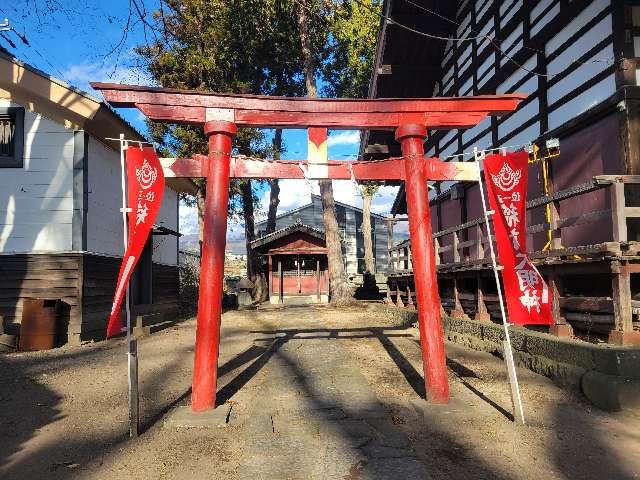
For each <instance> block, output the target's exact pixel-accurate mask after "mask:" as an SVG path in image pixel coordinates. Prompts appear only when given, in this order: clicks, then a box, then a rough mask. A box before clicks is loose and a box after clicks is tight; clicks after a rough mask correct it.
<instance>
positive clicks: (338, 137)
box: [327, 130, 360, 147]
mask: <svg viewBox="0 0 640 480" xmlns="http://www.w3.org/2000/svg"><path fill="white" fill-rule="evenodd" d="M359 143H360V132H359V131H358V130H344V131H341V132H338V133H336V134H334V135H329V139H328V140H327V144H328V146H330V147H333V146H335V145H357V144H359Z"/></svg>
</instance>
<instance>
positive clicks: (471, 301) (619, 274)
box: [388, 175, 640, 343]
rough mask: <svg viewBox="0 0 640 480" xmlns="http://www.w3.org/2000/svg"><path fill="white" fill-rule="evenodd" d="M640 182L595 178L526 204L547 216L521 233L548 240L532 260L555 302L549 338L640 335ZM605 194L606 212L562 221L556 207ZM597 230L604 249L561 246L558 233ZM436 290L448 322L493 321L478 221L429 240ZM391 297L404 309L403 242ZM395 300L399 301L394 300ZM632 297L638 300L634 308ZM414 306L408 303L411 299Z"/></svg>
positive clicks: (409, 277)
mask: <svg viewBox="0 0 640 480" xmlns="http://www.w3.org/2000/svg"><path fill="white" fill-rule="evenodd" d="M639 189H640V176H639V175H600V176H596V177H593V179H592V180H591V181H589V182H586V183H583V184H579V185H575V186H573V187H571V188H569V189H566V190H560V191H558V192H555V193H553V194H550V195H545V196H542V197H539V198H535V199H532V200H530V201H528V202H527V210H528V211H530V210H533V209H536V208H540V207H543V208H545V209H546V208H547V207H546V206H547V205H548V206H549V216H548V218H549V221H546V220H545V221H544V222H541V223H536V224H534V225H530V226H529V227H528V228H527V234H528V235H533V234H539V233H544V232H549V243H548V245H547V247H548V248H546V249H544V250H538V251H533V252H531V253H530V257H531V258H532V260H533V261H534V263H535V264H536V266H537V267H538V268H539V270H540V272H541V273H542V274H543V276H544V277H545V279H546V280H547V282H548V284H549V287H550V290H551V292H552V294H553V309H554V317H555V320H556V326H555V327H552V331H554V332H557V333H562V334H565V335H571V334H572V328H571V327H573V328H575V329H577V330H581V331H588V332H593V333H598V334H605V335H609V340H610V341H612V342H615V343H626V342H627V339H629V338H631V337H635V336H637V335H640V333H639V332H638V330H639V329H640V322H639V320H638V315H639V314H640V283H639V284H638V285H636V277H637V276H638V275H637V274H640V241H636V239H640V227H639V225H640V224H639V223H638V220H637V219H638V218H640V207H639V206H636V205H640V204H639V203H638V201H637V198H638V193H639V192H640V190H639ZM596 191H599V192H604V193H605V195H607V198H608V204H609V206H610V208H608V209H603V210H598V211H589V212H585V213H582V214H580V215H571V216H566V217H563V216H561V213H560V212H561V202H562V201H563V200H567V199H571V198H573V199H575V198H576V197H580V196H581V195H586V194H590V193H592V192H596ZM596 222H600V225H606V227H604V226H603V227H602V228H608V234H609V237H610V241H605V242H601V243H597V244H592V245H575V246H567V247H565V246H563V245H562V231H563V229H567V228H572V227H575V226H578V225H588V224H593V223H596ZM433 238H434V244H435V249H436V264H437V268H438V283H439V287H440V295H441V299H442V305H443V307H444V308H445V310H446V311H448V313H449V314H450V315H453V316H462V315H468V316H473V317H477V318H478V319H479V320H488V319H495V320H499V309H498V304H497V290H496V286H495V282H494V280H493V278H492V272H491V257H490V255H489V248H488V247H489V245H488V241H489V240H488V238H487V233H486V228H485V226H484V217H478V218H474V219H472V220H470V221H467V222H465V223H463V224H460V225H456V226H453V227H450V228H447V229H443V230H441V231H438V232H436V233H434V235H433ZM388 282H389V290H390V291H391V292H392V293H393V292H395V294H396V299H395V303H396V304H400V303H402V304H405V303H408V302H409V298H408V295H409V294H410V293H408V292H411V294H412V292H413V291H414V289H413V266H412V262H411V244H410V241H409V240H406V241H404V242H400V243H399V244H397V245H394V246H392V247H391V248H390V249H389V280H388ZM398 296H400V298H398ZM636 297H638V298H639V300H634V298H636ZM411 300H412V301H413V300H415V299H414V298H412V299H411Z"/></svg>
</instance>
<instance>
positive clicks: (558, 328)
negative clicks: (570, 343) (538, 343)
mask: <svg viewBox="0 0 640 480" xmlns="http://www.w3.org/2000/svg"><path fill="white" fill-rule="evenodd" d="M549 333H550V334H551V335H555V336H556V337H560V338H573V328H572V327H571V325H569V324H568V323H556V324H555V325H551V326H550V327H549Z"/></svg>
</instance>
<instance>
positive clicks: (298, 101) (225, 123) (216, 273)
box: [91, 83, 526, 411]
mask: <svg viewBox="0 0 640 480" xmlns="http://www.w3.org/2000/svg"><path fill="white" fill-rule="evenodd" d="M91 86H92V87H93V88H95V89H96V90H100V91H102V93H103V95H104V98H105V100H106V101H107V102H109V103H110V104H111V105H112V106H114V107H136V108H138V109H139V110H140V111H141V112H142V113H144V114H145V115H146V116H147V117H149V118H150V119H151V120H153V121H158V122H168V123H188V124H201V125H202V124H203V125H204V132H205V134H206V135H207V136H208V138H209V155H208V156H204V155H197V156H195V157H194V158H193V159H175V160H171V161H170V162H169V164H167V165H165V174H166V175H167V176H173V177H190V178H195V177H203V178H206V179H207V186H206V202H205V217H204V232H203V250H202V266H201V272H200V295H199V299H198V320H197V330H196V346H195V361H194V370H193V388H192V396H191V408H192V410H193V411H204V410H208V409H210V408H213V407H214V406H215V396H216V387H217V366H218V351H219V342H220V315H221V309H222V278H223V269H224V252H225V243H226V231H227V203H228V200H229V178H294V179H295V178H298V179H353V178H355V179H356V180H400V181H404V182H405V189H406V195H407V210H408V211H407V213H408V216H409V233H410V236H411V245H412V253H413V271H414V279H415V289H416V299H417V303H418V324H419V327H420V345H421V348H422V363H423V371H424V380H425V387H426V391H427V394H428V398H429V399H430V400H431V401H433V402H434V403H447V402H448V401H449V384H448V380H447V371H446V363H445V352H444V341H443V334H442V325H441V322H440V301H439V296H438V288H437V282H436V266H435V259H434V252H433V243H432V237H431V235H432V231H431V216H430V212H429V198H428V194H427V188H426V182H427V180H470V181H477V180H478V170H477V167H476V166H475V165H473V164H469V163H460V162H441V161H440V160H438V159H435V158H424V148H423V141H424V139H425V138H426V135H427V127H429V128H437V129H446V128H468V127H472V126H474V125H476V124H477V123H479V122H480V121H482V120H483V119H484V118H486V117H487V116H488V115H502V114H505V113H508V112H511V111H513V110H515V109H516V108H517V106H518V104H519V103H520V101H522V100H523V99H524V98H525V97H526V96H525V95H520V94H510V95H496V96H477V97H459V98H446V97H437V98H428V99H375V100H355V99H309V98H285V97H268V96H256V95H231V94H224V95H222V94H215V93H208V92H198V91H191V90H174V89H165V88H152V87H144V86H137V85H120V84H110V83H92V84H91ZM238 126H240V127H256V128H308V130H309V143H310V145H309V147H310V148H309V159H308V161H307V162H294V161H288V162H264V161H257V160H255V159H251V158H247V157H241V156H238V157H233V158H232V157H231V143H232V139H233V136H234V134H235V133H236V130H237V127H238ZM327 128H332V129H377V130H391V129H393V130H395V137H396V139H397V140H398V141H399V142H400V144H401V147H402V155H403V156H402V158H393V159H388V160H382V161H375V162H330V163H329V162H327V155H326V152H327V146H326V138H327Z"/></svg>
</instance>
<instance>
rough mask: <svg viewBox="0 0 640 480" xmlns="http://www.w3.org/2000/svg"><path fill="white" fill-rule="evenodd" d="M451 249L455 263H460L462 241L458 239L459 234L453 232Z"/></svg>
mask: <svg viewBox="0 0 640 480" xmlns="http://www.w3.org/2000/svg"><path fill="white" fill-rule="evenodd" d="M451 249H452V252H453V262H454V263H459V262H460V250H459V249H460V239H459V237H458V232H453V244H452V245H451Z"/></svg>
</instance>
